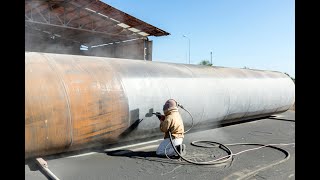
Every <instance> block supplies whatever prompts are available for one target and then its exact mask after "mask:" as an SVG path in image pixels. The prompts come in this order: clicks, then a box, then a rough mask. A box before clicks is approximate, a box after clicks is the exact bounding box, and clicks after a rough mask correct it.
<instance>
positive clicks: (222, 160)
mask: <svg viewBox="0 0 320 180" xmlns="http://www.w3.org/2000/svg"><path fill="white" fill-rule="evenodd" d="M178 106H179V107H181V108H182V109H183V110H185V111H186V112H187V113H189V115H190V116H191V119H192V124H191V127H190V128H189V129H188V130H186V131H185V132H184V133H187V132H189V131H190V130H191V128H193V116H192V115H191V113H190V112H189V111H188V110H187V109H185V108H184V107H183V106H182V105H180V104H178ZM169 138H170V143H171V145H172V147H173V149H174V151H175V152H176V153H177V154H178V155H179V157H180V158H181V159H183V160H185V161H186V162H189V163H192V164H196V165H217V164H222V163H226V162H228V161H231V160H233V157H234V156H236V155H239V154H241V153H244V152H248V151H253V150H257V149H261V148H264V147H271V148H273V149H276V150H278V151H281V152H283V153H284V154H285V155H286V158H285V159H283V160H280V161H278V162H276V163H273V164H270V165H268V166H267V167H265V168H269V167H272V166H274V165H276V164H280V163H283V162H285V161H287V160H288V159H289V158H290V153H289V152H288V151H286V150H284V149H281V148H279V147H276V146H287V145H294V144H295V143H288V144H283V143H281V144H267V145H265V144H259V143H233V144H225V145H224V144H222V143H219V142H214V141H193V142H191V145H193V146H197V147H202V148H214V147H217V146H218V147H219V148H221V149H223V150H225V151H226V152H227V155H226V156H223V157H220V158H218V159H214V160H211V161H204V162H196V161H192V160H190V159H187V158H185V157H184V156H182V155H181V154H180V153H179V152H178V150H177V149H176V147H175V145H174V144H173V142H172V135H171V132H170V131H169ZM199 143H202V144H203V143H205V144H210V145H211V147H208V146H203V145H199ZM168 145H169V144H168ZM168 145H167V146H168ZM236 145H256V146H260V147H256V148H251V149H246V150H243V151H240V152H237V153H233V152H232V151H231V149H229V148H228V146H236ZM166 149H167V147H166V148H165V155H166V156H167V158H169V157H168V155H167V152H166ZM169 159H170V158H169ZM265 168H264V169H265Z"/></svg>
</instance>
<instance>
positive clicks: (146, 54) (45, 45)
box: [25, 33, 152, 61]
mask: <svg viewBox="0 0 320 180" xmlns="http://www.w3.org/2000/svg"><path fill="white" fill-rule="evenodd" d="M80 45H81V44H79V43H74V42H70V41H67V40H64V39H62V38H58V37H56V38H54V39H52V38H50V37H49V36H39V35H36V34H32V33H26V35H25V50H26V51H31V52H46V53H58V54H72V55H86V56H102V57H112V58H124V59H139V60H144V59H145V60H149V61H151V60H152V41H149V40H143V39H139V40H134V41H129V42H121V43H118V44H113V45H108V46H101V47H95V48H92V49H90V48H89V50H88V51H82V50H80ZM144 48H146V50H144Z"/></svg>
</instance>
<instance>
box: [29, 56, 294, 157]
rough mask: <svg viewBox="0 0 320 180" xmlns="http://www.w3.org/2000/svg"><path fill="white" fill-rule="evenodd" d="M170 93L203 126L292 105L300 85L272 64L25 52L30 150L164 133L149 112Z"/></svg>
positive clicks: (159, 107) (187, 120)
mask: <svg viewBox="0 0 320 180" xmlns="http://www.w3.org/2000/svg"><path fill="white" fill-rule="evenodd" d="M170 98H173V99H176V100H177V101H178V102H180V103H181V104H182V105H184V107H185V108H187V109H188V110H189V111H190V112H191V114H192V115H193V117H194V124H195V128H197V127H198V128H199V127H202V126H208V125H210V124H221V123H224V122H227V121H229V120H244V119H250V118H255V117H259V116H267V115H271V114H274V113H278V112H283V111H286V110H288V109H289V108H290V107H291V106H292V105H293V103H294V98H295V85H294V83H293V81H292V80H291V79H290V78H289V77H288V76H287V75H285V74H283V73H280V72H273V71H260V70H251V69H236V68H223V67H208V66H199V65H185V64H173V63H161V62H149V61H139V60H136V61H135V60H125V59H113V58H105V57H89V56H75V55H62V54H50V53H35V52H26V53H25V157H26V158H31V157H37V156H44V155H50V154H55V153H60V152H66V151H71V150H78V149H82V148H87V147H93V146H99V145H105V144H109V143H114V142H120V141H127V140H133V139H140V138H145V137H150V136H156V135H160V134H161V132H160V130H159V120H158V119H157V117H155V116H151V114H150V113H151V112H157V111H159V112H162V106H163V104H164V102H165V101H166V100H167V99H170ZM180 112H181V114H182V118H183V120H184V123H185V126H186V128H188V127H189V126H190V125H191V118H190V116H189V115H188V114H187V113H185V112H183V111H180Z"/></svg>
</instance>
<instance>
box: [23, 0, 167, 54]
mask: <svg viewBox="0 0 320 180" xmlns="http://www.w3.org/2000/svg"><path fill="white" fill-rule="evenodd" d="M166 35H169V33H168V32H166V31H164V30H161V29H159V28H157V27H155V26H152V25H150V24H148V23H146V22H143V21H142V20H139V19H137V18H135V17H133V16H131V15H129V14H127V13H125V12H122V11H120V10H118V9H116V8H114V7H112V6H110V5H108V4H105V3H103V2H101V1H98V0H48V1H39V0H25V51H35V52H48V53H60V54H73V55H87V56H104V57H113V58H127V59H142V60H152V41H150V40H149V39H148V37H149V36H166Z"/></svg>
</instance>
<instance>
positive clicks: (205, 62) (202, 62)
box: [199, 60, 212, 66]
mask: <svg viewBox="0 0 320 180" xmlns="http://www.w3.org/2000/svg"><path fill="white" fill-rule="evenodd" d="M199 65H204V66H212V64H211V63H210V62H209V61H208V60H202V61H200V63H199Z"/></svg>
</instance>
